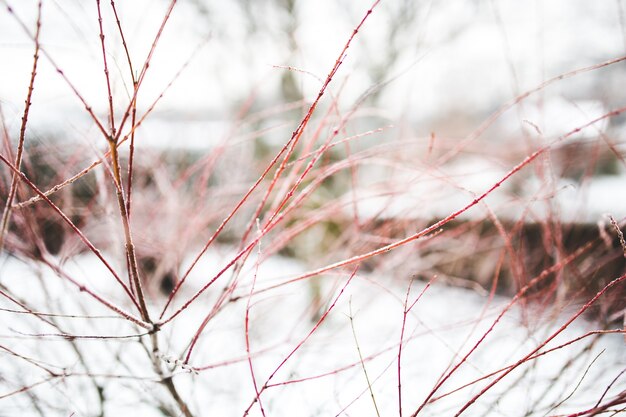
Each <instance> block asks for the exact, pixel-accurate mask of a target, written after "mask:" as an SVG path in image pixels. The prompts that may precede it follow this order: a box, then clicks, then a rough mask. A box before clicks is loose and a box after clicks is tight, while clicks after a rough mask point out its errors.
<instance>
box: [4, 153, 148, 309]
mask: <svg viewBox="0 0 626 417" xmlns="http://www.w3.org/2000/svg"><path fill="white" fill-rule="evenodd" d="M0 160H1V161H2V162H4V164H5V165H6V166H8V167H9V168H10V169H11V170H12V171H13V172H15V173H16V174H17V175H18V176H19V178H20V180H22V181H23V182H25V183H26V185H28V186H29V187H30V188H31V189H32V190H33V191H34V192H35V193H37V194H38V195H39V196H40V197H41V198H42V199H43V200H44V201H45V202H46V203H47V204H48V205H49V206H50V207H51V208H52V209H53V210H54V211H55V212H56V213H57V214H58V215H59V216H60V217H61V218H62V219H63V221H64V222H65V223H66V224H67V225H68V226H69V227H70V228H71V229H72V230H73V231H74V233H76V235H78V237H79V238H80V240H82V241H83V243H84V244H85V245H86V246H87V247H88V248H89V250H90V251H91V252H93V254H94V255H96V256H97V257H98V259H99V260H100V261H101V262H102V264H103V265H104V266H105V267H106V268H107V269H108V270H109V272H111V274H112V275H113V277H115V280H116V281H117V282H118V283H119V284H120V285H121V286H122V288H124V291H125V292H126V294H127V295H128V297H129V298H130V299H131V301H132V302H133V303H134V304H135V305H136V306H137V308H139V305H138V304H137V300H136V299H135V297H133V295H132V294H131V292H130V290H129V288H128V286H126V284H125V283H124V282H123V281H122V280H121V279H120V277H119V276H118V274H117V273H116V272H115V270H114V269H113V267H112V266H111V265H110V264H109V262H108V261H107V260H106V259H104V257H103V256H102V254H101V253H100V251H99V250H98V249H97V248H96V247H95V246H94V245H93V244H92V243H91V241H90V240H89V239H88V238H87V237H86V236H85V235H84V234H83V232H81V231H80V229H79V228H78V227H77V226H76V225H75V224H74V223H73V222H72V221H71V220H70V219H69V218H68V217H67V216H66V215H65V213H63V211H62V210H61V209H60V208H59V207H57V206H56V204H54V203H53V202H52V200H50V199H49V198H48V197H46V196H45V195H44V193H43V192H42V191H41V190H39V188H37V186H36V185H35V184H33V183H32V181H30V180H29V179H28V177H27V176H26V175H24V174H23V173H22V172H20V171H18V170H17V168H16V167H14V166H13V164H11V163H10V162H9V161H8V160H7V159H6V158H5V157H4V156H3V155H2V154H0Z"/></svg>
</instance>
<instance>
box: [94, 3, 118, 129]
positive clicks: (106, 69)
mask: <svg viewBox="0 0 626 417" xmlns="http://www.w3.org/2000/svg"><path fill="white" fill-rule="evenodd" d="M96 8H97V9H98V27H99V28H100V45H101V46H102V62H103V65H104V78H105V79H106V83H107V92H108V94H109V129H110V132H111V133H110V136H115V113H114V112H113V92H112V91H111V77H110V76H109V66H108V64H107V51H106V46H105V44H104V29H103V28H102V11H101V10H100V0H96Z"/></svg>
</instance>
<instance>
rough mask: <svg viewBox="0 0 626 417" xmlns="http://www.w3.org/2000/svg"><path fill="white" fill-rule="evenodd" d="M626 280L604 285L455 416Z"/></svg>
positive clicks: (616, 279)
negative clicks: (610, 290)
mask: <svg viewBox="0 0 626 417" xmlns="http://www.w3.org/2000/svg"><path fill="white" fill-rule="evenodd" d="M625 280H626V275H622V276H621V277H619V278H615V279H614V280H613V281H611V282H609V283H608V284H607V285H605V286H604V288H602V289H601V290H600V291H598V293H597V294H596V295H595V296H594V297H593V298H592V299H591V300H589V301H587V302H586V303H585V305H583V306H582V307H581V308H580V309H579V310H578V311H577V312H576V314H574V315H573V316H571V317H570V318H569V319H568V320H567V321H566V322H565V323H564V324H563V325H562V326H561V327H559V329H558V330H557V331H555V332H554V333H552V335H550V336H549V337H548V338H546V339H545V340H544V341H543V342H541V343H540V344H539V345H538V346H537V347H536V348H534V349H533V350H532V351H531V352H530V353H528V354H527V355H526V356H524V357H523V358H521V359H520V360H518V361H517V362H516V363H515V364H513V365H512V366H511V367H510V368H508V369H507V370H506V371H504V372H502V373H501V374H500V375H499V376H498V377H496V378H495V379H494V380H493V381H491V382H490V383H489V384H487V386H486V387H485V388H483V389H482V390H481V391H480V392H479V393H478V394H476V395H475V396H474V397H472V399H470V400H469V401H468V402H467V403H466V404H465V405H464V406H463V407H462V408H461V409H460V410H459V411H458V412H457V413H456V414H455V417H457V416H460V415H461V414H463V412H465V410H467V409H468V408H469V407H470V406H471V405H472V404H474V403H475V402H476V400H478V398H480V397H481V396H482V395H483V394H484V393H485V392H487V391H488V390H489V389H491V388H492V387H493V386H494V385H495V384H497V383H498V382H500V381H501V380H502V378H504V377H505V376H507V375H508V374H510V373H511V372H512V371H513V370H514V369H516V368H517V367H518V366H520V365H522V364H524V363H526V362H527V361H528V360H529V359H530V358H532V357H533V356H534V355H535V354H537V352H539V351H540V350H541V349H543V347H544V346H546V345H547V344H548V343H550V341H552V340H553V339H554V338H555V337H557V336H558V335H559V334H561V333H562V332H563V331H564V330H565V329H567V328H568V327H569V325H570V324H572V323H573V322H574V320H576V319H577V318H578V317H580V316H581V315H582V314H583V313H584V312H585V311H587V310H588V309H589V307H591V306H592V305H593V304H594V303H595V302H596V301H597V300H598V299H599V298H600V297H601V296H602V295H604V294H605V293H606V292H607V291H608V290H609V289H611V288H612V287H614V286H616V285H618V284H620V283H621V282H623V281H625Z"/></svg>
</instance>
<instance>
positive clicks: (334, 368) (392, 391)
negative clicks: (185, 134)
mask: <svg viewBox="0 0 626 417" xmlns="http://www.w3.org/2000/svg"><path fill="white" fill-rule="evenodd" d="M229 254H232V251H230V250H224V249H222V250H221V251H219V250H218V251H212V252H211V253H210V254H209V256H207V257H206V258H205V259H204V261H203V262H202V265H200V266H199V267H198V269H197V270H196V271H195V275H194V276H193V277H192V278H191V279H192V281H191V282H192V283H190V285H189V286H188V287H187V288H185V291H184V292H183V296H182V298H185V297H186V296H188V295H190V294H191V293H192V292H193V291H195V290H196V289H197V288H198V286H199V285H200V284H201V282H202V280H203V279H206V277H210V276H212V275H213V274H214V273H215V272H216V270H217V268H218V265H221V264H222V263H223V262H224V260H225V259H228V256H229ZM249 265H250V267H248V268H245V269H244V271H245V272H244V273H243V274H242V276H241V283H242V285H241V289H240V291H241V292H242V295H244V294H245V293H246V292H247V291H248V290H247V289H246V287H248V286H249V285H250V283H251V279H252V277H253V276H254V271H255V269H256V268H255V267H254V265H255V261H254V259H252V260H251V262H250V263H249ZM0 267H1V271H2V281H1V283H2V285H3V291H6V290H7V288H8V289H10V290H11V293H12V294H13V296H14V297H19V298H20V299H22V300H25V301H26V302H27V303H28V306H29V308H31V309H32V310H36V311H37V312H38V313H54V314H56V315H55V316H40V318H38V317H36V316H35V315H34V314H33V313H25V312H24V311H23V308H21V307H19V306H17V305H16V304H15V303H12V302H11V301H10V300H9V299H7V298H6V297H3V298H2V300H1V301H0V306H2V308H3V309H8V310H3V311H2V312H1V313H0V314H2V316H3V320H2V321H1V323H2V328H1V329H0V335H1V338H2V343H1V345H2V349H3V352H2V354H1V357H2V360H0V372H1V374H2V384H0V385H1V386H2V392H1V393H0V395H2V396H3V398H2V400H1V401H2V412H1V413H0V415H3V416H4V415H6V416H13V415H20V416H30V415H37V412H38V411H37V410H39V409H41V410H43V411H42V412H43V415H46V416H57V415H58V416H68V415H75V416H89V415H98V413H99V412H100V411H99V408H100V402H99V400H98V397H97V389H96V388H95V387H96V386H98V387H100V388H101V389H102V390H103V395H104V399H105V401H104V404H105V408H104V411H105V415H129V414H134V415H137V416H152V415H155V416H157V415H160V414H159V412H158V410H157V409H155V404H159V401H160V400H164V403H166V404H167V403H169V402H170V400H168V399H167V396H166V395H165V394H164V393H163V392H161V390H162V388H161V387H160V386H159V385H158V384H155V383H154V381H155V378H156V377H155V375H154V373H153V371H152V367H151V364H150V362H149V361H148V359H147V357H146V352H145V351H144V350H143V348H142V346H141V345H140V344H139V343H138V342H137V339H136V338H135V337H133V335H136V334H139V333H143V330H142V329H138V328H136V327H135V326H132V325H129V324H128V322H126V321H125V320H122V319H120V318H119V316H116V315H115V314H113V313H112V312H111V311H110V310H106V309H104V308H103V307H102V306H101V305H99V304H98V303H97V302H95V301H94V300H93V299H90V297H89V296H87V295H86V294H85V293H80V292H79V291H78V290H77V288H76V287H74V286H72V285H70V284H68V282H67V281H64V280H63V279H62V278H59V277H58V276H55V274H52V273H50V272H49V271H48V272H46V270H45V268H37V267H36V266H34V265H33V264H32V263H23V262H21V261H19V260H17V259H14V258H10V257H3V259H2V264H1V266H0ZM65 270H66V271H67V273H68V274H69V275H71V276H73V277H75V278H77V279H79V280H80V281H81V282H83V283H84V284H85V285H87V286H88V287H89V288H92V289H97V291H98V293H99V294H100V295H102V296H103V297H105V298H107V299H109V300H112V301H117V302H118V303H119V301H120V297H119V296H120V291H119V290H118V288H116V286H115V285H113V284H114V283H113V280H112V278H111V277H110V275H108V274H107V271H106V270H103V268H102V266H101V265H100V264H99V262H98V261H97V260H96V259H94V257H93V256H83V257H79V258H75V259H72V260H70V261H68V262H67V264H66V265H65ZM303 271H304V268H303V267H302V266H301V265H298V264H297V263H294V262H293V261H288V260H284V259H280V258H276V259H270V260H268V261H266V262H264V263H263V264H262V267H261V268H260V269H259V270H258V273H257V284H256V285H257V288H258V289H263V288H266V287H268V286H271V285H275V284H277V283H281V282H286V281H287V280H288V278H289V277H293V276H296V275H298V274H299V273H301V272H303ZM316 280H317V281H316V282H318V283H319V284H320V286H321V288H322V290H321V293H322V300H321V302H320V303H319V304H320V305H319V306H317V308H319V309H321V310H320V311H322V312H323V311H326V310H327V309H329V307H330V305H331V303H334V302H336V304H334V306H333V308H332V309H330V313H329V314H328V315H327V317H326V318H325V320H324V321H323V323H322V324H321V326H320V327H319V328H318V329H317V330H316V331H315V332H314V333H313V335H312V336H311V337H310V338H308V339H307V334H308V333H309V332H310V331H311V330H312V329H313V328H314V326H315V320H317V318H316V317H315V318H314V311H312V310H311V308H312V307H313V308H315V306H314V304H315V302H313V301H312V298H311V297H312V296H311V287H310V285H311V282H310V281H302V282H297V283H292V284H288V285H284V286H280V287H277V288H275V289H274V290H270V291H264V292H260V293H258V294H257V295H255V296H253V298H252V300H251V308H250V324H249V326H250V330H249V335H250V349H251V352H252V356H251V358H252V363H253V367H254V371H255V376H256V379H257V381H258V382H257V384H258V386H259V387H262V386H264V385H265V383H266V381H267V382H268V383H269V386H270V387H269V388H267V389H266V391H265V392H264V393H263V395H262V396H261V399H262V404H263V407H264V410H265V412H266V415H272V416H303V417H304V416H311V415H324V416H327V415H354V416H366V415H376V410H375V407H377V408H378V411H379V413H380V415H398V413H399V411H398V354H399V346H400V338H401V332H402V326H403V311H404V309H405V307H404V303H405V299H406V293H407V290H408V288H409V287H408V286H409V281H408V280H397V279H396V280H392V279H390V278H389V277H384V276H377V275H375V274H373V275H368V274H361V273H358V274H357V275H356V276H355V277H354V278H353V279H352V281H350V282H349V283H348V280H349V277H348V276H347V275H342V274H337V275H334V276H333V275H331V276H328V275H326V276H320V277H318V278H316ZM425 285H426V284H425V283H421V282H414V283H413V285H412V288H411V291H410V294H409V296H408V305H409V306H411V305H413V303H414V302H415V304H414V306H413V307H412V308H411V309H410V312H409V313H408V315H407V317H406V322H405V324H404V327H405V328H404V338H403V342H402V353H401V367H400V370H401V391H402V404H403V410H404V415H409V414H410V413H413V412H414V411H415V410H416V409H417V407H418V406H419V404H420V403H421V402H422V401H423V400H424V399H425V398H426V396H427V395H428V393H429V392H430V391H431V389H432V388H433V387H434V385H435V384H436V382H437V381H438V380H439V378H440V377H441V375H442V374H443V373H444V372H446V370H449V369H450V366H454V365H456V364H458V363H459V362H460V360H461V357H463V356H464V355H465V354H466V353H468V352H469V351H470V349H471V348H472V346H473V345H474V344H475V343H476V342H477V341H478V340H479V339H480V338H481V337H482V336H483V335H484V334H485V332H487V329H488V328H489V327H490V326H491V325H492V324H493V323H494V322H495V321H496V318H497V317H498V314H499V313H500V312H501V311H503V309H504V308H505V306H506V305H507V303H508V302H509V300H508V299H504V298H499V297H496V298H494V299H493V300H490V299H488V297H485V296H480V295H477V294H476V293H473V292H470V291H468V290H462V289H454V288H448V287H444V286H439V285H437V284H434V285H431V286H430V287H429V288H425ZM217 291H218V290H210V291H209V294H208V295H207V296H206V297H203V298H202V299H201V300H199V302H198V303H196V304H194V305H192V307H190V309H189V311H186V312H184V313H182V314H181V315H180V316H178V318H177V319H176V320H174V321H173V322H171V323H169V324H168V325H165V326H163V328H162V330H161V333H160V337H161V341H162V345H161V346H162V358H163V360H164V361H166V360H169V361H170V362H173V361H175V360H176V359H179V358H180V357H181V355H182V354H183V351H184V350H185V348H186V347H187V346H188V343H189V340H190V337H191V336H192V335H193V333H194V332H195V331H196V330H197V328H198V326H199V324H200V321H201V319H202V317H203V316H204V314H206V311H207V310H209V308H210V306H211V305H212V302H213V301H214V300H215V298H216V296H217V294H216V293H217ZM422 293H423V294H422ZM163 302H164V299H158V300H154V301H153V303H152V305H151V310H152V311H153V312H156V311H158V310H159V309H160V306H162V305H163ZM118 305H120V306H121V307H123V308H125V309H130V308H131V306H129V305H126V304H118ZM9 310H10V311H9ZM15 310H17V311H21V313H22V314H18V313H16V312H15ZM529 312H530V311H529V310H524V309H522V308H520V306H519V305H515V306H514V307H513V308H511V309H510V310H509V311H508V312H507V313H506V314H505V315H504V316H503V317H502V318H501V319H500V320H499V321H498V323H497V324H496V326H495V328H494V330H493V331H492V332H491V333H489V334H488V335H487V337H486V338H485V340H484V341H483V342H482V343H481V344H480V345H479V347H478V349H477V350H476V351H475V352H473V353H472V354H471V355H470V356H469V357H468V358H467V361H466V362H465V363H464V364H463V365H461V367H460V368H459V371H457V372H455V373H453V375H452V377H451V378H450V379H449V380H447V381H446V382H445V384H443V386H442V387H441V388H440V389H439V390H438V392H437V394H436V395H435V397H436V396H438V395H442V394H445V393H447V392H450V391H453V390H454V389H456V388H458V387H461V386H463V385H464V384H466V383H468V382H471V381H473V380H474V379H477V378H480V377H483V376H487V375H489V374H490V373H491V372H494V371H498V370H500V369H503V368H505V367H506V366H509V365H512V364H515V363H516V361H517V360H519V359H521V358H523V357H524V356H525V355H526V354H528V353H530V352H531V351H533V349H534V348H535V347H536V346H538V345H539V344H540V343H541V342H542V341H543V340H544V339H546V338H547V337H549V336H550V335H551V334H552V333H553V332H556V330H557V329H558V328H559V327H560V326H561V325H562V324H563V323H565V321H566V320H567V319H568V318H569V316H570V315H571V314H572V313H573V312H575V306H571V307H570V308H569V309H568V310H567V311H565V312H562V313H561V314H560V315H557V316H553V317H551V316H550V313H551V311H547V312H544V314H543V317H539V316H536V315H534V314H528V313H529ZM245 313H246V297H244V298H242V299H241V300H240V301H238V302H231V303H228V304H227V305H226V307H225V308H224V310H223V311H222V312H220V313H219V315H217V316H216V317H215V318H214V319H213V320H212V321H211V322H210V324H209V326H208V328H207V329H206V330H205V331H204V333H203V336H202V338H201V339H200V341H199V343H198V345H197V346H196V347H195V348H194V353H193V355H192V357H191V360H190V362H189V365H190V366H191V367H193V368H196V369H193V370H190V369H182V368H181V367H180V366H178V367H177V368H176V369H175V370H173V372H172V373H173V375H174V380H175V382H176V383H177V385H178V388H179V390H180V392H181V393H182V396H183V397H184V398H185V400H186V401H187V402H188V403H189V405H190V407H191V408H192V410H193V412H194V415H198V416H209V415H220V416H240V415H243V412H244V410H245V409H246V408H247V407H248V406H249V405H250V404H251V403H252V400H253V399H254V397H255V395H254V388H253V383H252V379H251V376H250V370H249V365H248V362H247V360H246V357H247V354H246V345H245ZM46 320H50V321H54V322H55V323H56V326H51V325H49V324H46V323H45V321H46ZM595 326H596V325H595V324H594V323H591V322H587V321H585V320H584V319H579V320H577V321H575V322H574V323H573V324H572V325H570V326H569V327H568V328H567V329H566V330H565V331H564V332H562V333H561V334H559V335H558V337H556V338H555V339H554V340H553V341H552V342H550V343H549V344H548V345H547V346H546V347H545V348H544V349H542V351H545V350H547V349H549V348H551V347H554V346H557V345H559V344H561V343H564V342H566V341H569V340H571V339H574V338H576V337H579V336H582V335H584V334H585V333H586V332H588V331H590V330H595V329H596V327H595ZM61 333H65V334H71V335H73V336H75V338H63V337H62V335H61ZM124 337H126V338H124ZM592 340H593V339H592V338H588V339H583V340H581V341H579V342H577V343H575V344H573V345H570V346H567V347H565V348H563V349H560V350H557V351H554V352H552V353H548V354H547V355H545V356H542V357H540V358H539V359H537V360H534V361H531V362H529V363H526V364H524V365H522V366H520V367H519V369H517V370H516V371H514V372H512V373H511V374H510V375H508V376H507V377H506V378H505V379H503V380H502V381H501V382H499V383H498V384H496V385H495V387H494V388H493V389H492V390H491V391H488V392H487V394H485V395H484V396H483V397H481V398H480V399H479V400H478V402H477V403H476V404H475V405H473V406H472V407H471V408H470V409H469V410H468V413H467V415H472V416H474V415H489V416H519V415H522V414H523V415H529V416H543V415H562V414H565V413H568V412H576V411H581V410H582V409H584V408H586V407H590V406H592V405H593V404H594V403H595V402H596V401H598V400H599V399H600V398H601V397H602V395H603V392H604V390H605V389H606V388H607V387H608V386H609V385H610V384H611V383H612V381H613V379H615V378H617V381H616V382H615V383H614V384H613V385H612V386H611V388H610V390H609V391H608V392H607V393H606V398H609V397H611V396H612V395H615V394H617V393H619V392H620V391H621V390H623V389H624V388H625V387H626V381H624V379H623V378H620V377H619V374H620V372H621V370H622V369H623V368H624V366H626V356H625V351H624V348H623V346H624V345H623V344H624V340H623V335H619V334H617V335H607V336H605V337H602V338H600V339H598V340H597V341H595V342H593V343H591V341H592ZM302 341H305V342H304V343H303V344H302V346H301V347H300V348H299V349H298V350H296V351H295V354H293V355H292V356H290V352H292V351H293V350H295V349H296V347H297V346H298V345H299V343H300V342H302ZM359 351H360V352H359ZM78 352H80V356H79V354H78ZM15 355H19V356H15ZM359 355H361V357H362V358H363V360H362V361H361V359H360V357H359ZM285 359H287V360H286V362H285V363H284V365H283V366H282V367H280V370H279V371H278V372H277V373H276V374H275V376H273V377H272V378H270V375H271V374H272V373H273V372H274V371H275V370H276V369H277V368H279V364H281V363H282V362H283V361H284V360H285ZM46 370H48V371H52V372H55V373H56V374H57V375H58V376H56V377H51V375H50V373H49V372H48V371H46ZM366 373H367V375H366ZM497 376H498V374H495V375H494V376H491V377H487V378H486V379H484V380H482V381H480V382H478V383H476V384H474V385H472V386H470V387H468V388H465V389H462V390H460V391H458V392H456V393H454V394H452V395H450V396H448V397H444V398H443V399H441V400H438V401H436V402H434V403H432V404H429V405H428V406H427V407H426V408H425V409H424V415H453V414H454V413H455V412H456V411H457V410H458V409H459V408H460V406H462V405H463V404H465V403H466V402H467V401H469V400H470V398H472V396H473V395H475V394H476V393H477V392H479V390H480V389H482V388H483V387H484V386H486V385H487V384H488V383H489V382H490V381H492V380H493V379H494V378H495V377H497ZM367 378H369V382H370V384H371V391H372V393H373V395H374V399H375V403H376V406H374V402H373V400H372V396H371V394H370V391H369V389H368V382H367ZM272 384H276V385H272ZM22 387H29V388H30V389H29V390H28V391H26V393H22V394H15V395H10V396H7V394H9V393H10V392H12V391H16V390H19V389H20V388H22ZM557 404H558V406H557V407H555V408H553V409H552V408H551V407H553V406H555V405H557ZM27 410H30V411H27ZM72 413H73V414H72ZM250 415H261V413H260V409H259V407H258V405H254V406H253V407H252V410H251V414H250Z"/></svg>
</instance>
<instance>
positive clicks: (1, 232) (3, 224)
mask: <svg viewBox="0 0 626 417" xmlns="http://www.w3.org/2000/svg"><path fill="white" fill-rule="evenodd" d="M41 4H42V2H41V0H39V2H38V3H37V23H36V29H35V36H34V42H35V52H34V54H33V69H32V70H31V72H30V82H29V83H28V92H27V93H26V100H25V104H24V113H23V115H22V124H21V126H20V137H19V139H18V142H17V153H16V156H15V163H14V165H15V167H16V168H17V170H18V171H19V170H21V169H22V155H23V153H24V142H25V140H26V124H27V123H28V113H29V111H30V106H31V104H32V97H33V90H34V88H35V76H36V75H37V63H38V62H39V34H40V32H41ZM17 179H18V175H17V173H15V172H14V173H13V174H12V176H11V188H10V189H9V195H8V197H7V200H6V203H5V206H4V211H3V212H2V220H0V252H2V249H3V248H4V236H5V235H6V233H7V228H8V227H9V221H10V219H11V208H12V207H11V206H12V205H13V200H14V199H15V195H16V193H17Z"/></svg>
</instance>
